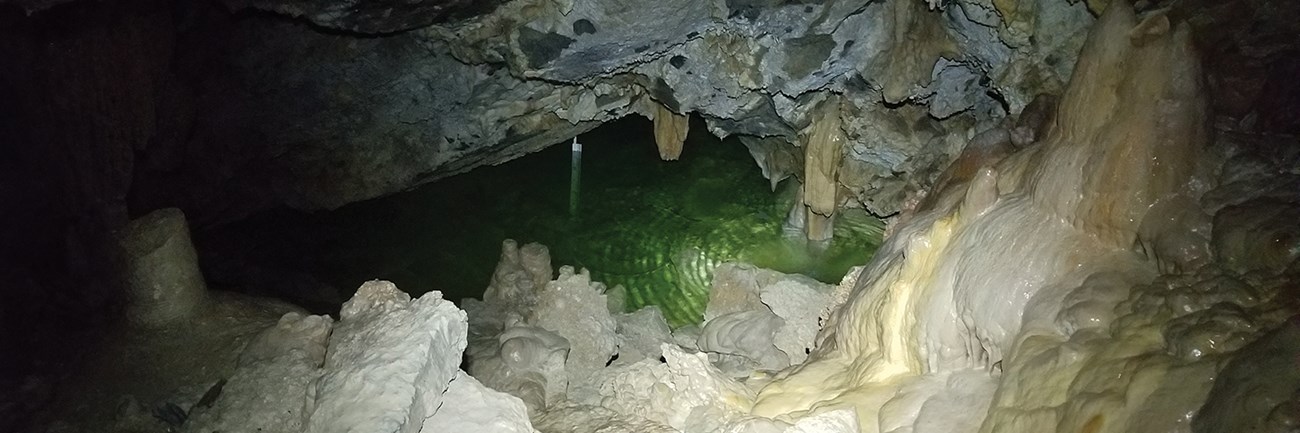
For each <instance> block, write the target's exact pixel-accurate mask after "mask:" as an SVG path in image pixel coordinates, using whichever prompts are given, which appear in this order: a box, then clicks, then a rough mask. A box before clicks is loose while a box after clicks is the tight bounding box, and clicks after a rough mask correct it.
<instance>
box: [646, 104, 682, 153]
mask: <svg viewBox="0 0 1300 433" xmlns="http://www.w3.org/2000/svg"><path fill="white" fill-rule="evenodd" d="M654 121H655V144H656V145H657V146H659V159H662V160H664V161H676V160H677V158H679V157H681V156H682V145H683V144H685V143H686V133H687V131H688V130H689V129H690V126H691V125H690V118H689V117H686V115H685V114H677V113H674V112H672V110H669V109H668V107H665V106H663V105H657V106H656V108H655V117H654Z"/></svg>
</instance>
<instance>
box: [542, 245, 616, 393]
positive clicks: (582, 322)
mask: <svg viewBox="0 0 1300 433" xmlns="http://www.w3.org/2000/svg"><path fill="white" fill-rule="evenodd" d="M602 292H604V285H602V284H600V283H593V282H592V281H591V274H590V273H588V272H587V271H586V270H583V272H582V273H580V274H575V273H574V272H573V268H572V267H570V266H564V267H562V268H560V276H559V277H558V278H556V279H555V281H552V282H550V283H547V284H546V288H545V289H543V290H542V293H541V294H540V296H539V298H538V304H537V307H536V308H535V309H534V310H533V311H532V312H531V314H530V316H529V320H528V322H529V323H531V324H533V325H536V326H540V327H542V328H546V329H547V330H550V331H552V332H555V333H557V334H560V335H561V336H563V337H564V338H565V339H567V340H568V341H569V347H570V351H569V357H568V360H567V361H566V362H565V369H566V370H567V371H568V373H569V375H570V377H573V378H582V377H587V376H589V375H590V374H591V373H592V372H595V371H596V370H599V369H601V368H604V367H605V364H606V363H608V362H609V359H610V358H611V357H613V356H614V354H615V353H616V352H617V348H618V338H617V336H615V333H614V331H615V329H616V324H615V323H614V318H613V317H612V316H610V314H609V308H608V304H607V302H606V301H605V295H603V294H602Z"/></svg>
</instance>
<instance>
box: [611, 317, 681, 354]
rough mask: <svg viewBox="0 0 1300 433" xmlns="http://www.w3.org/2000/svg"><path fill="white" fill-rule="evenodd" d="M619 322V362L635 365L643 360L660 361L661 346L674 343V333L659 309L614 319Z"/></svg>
mask: <svg viewBox="0 0 1300 433" xmlns="http://www.w3.org/2000/svg"><path fill="white" fill-rule="evenodd" d="M614 319H615V320H616V321H617V322H618V341H619V342H618V362H619V363H627V364H630V363H633V362H637V361H640V360H642V359H654V360H658V359H659V357H660V356H662V355H663V351H662V350H661V349H660V346H661V345H662V344H664V343H672V341H673V335H672V331H671V330H669V328H668V322H667V321H665V320H664V315H663V313H661V312H660V311H659V308H658V307H655V306H653V305H652V306H649V307H645V308H642V309H640V310H636V311H634V312H631V313H626V314H619V315H616V316H615V317H614Z"/></svg>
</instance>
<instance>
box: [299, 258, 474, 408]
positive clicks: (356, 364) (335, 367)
mask: <svg viewBox="0 0 1300 433" xmlns="http://www.w3.org/2000/svg"><path fill="white" fill-rule="evenodd" d="M340 316H341V319H340V322H339V324H338V325H337V326H336V327H335V329H334V333H333V335H331V336H330V341H329V352H328V355H327V356H326V358H325V374H324V375H323V376H322V377H321V378H320V381H319V382H317V385H316V389H315V401H314V405H313V407H312V411H311V416H310V418H309V420H308V422H307V429H306V431H308V432H312V433H324V432H339V433H343V432H366V433H392V432H403V433H415V432H418V431H419V430H420V427H421V424H422V423H423V421H424V419H425V418H427V417H429V416H430V415H433V413H434V411H435V410H436V409H437V408H438V407H439V405H441V403H442V394H443V392H444V391H445V390H446V388H447V384H448V383H449V382H451V379H452V377H454V376H455V375H456V372H457V371H458V370H459V368H458V367H459V364H460V359H461V357H460V355H461V352H462V351H463V350H464V349H465V334H466V326H467V325H466V317H465V313H464V312H463V311H461V310H460V309H457V308H456V306H455V305H453V304H452V303H451V302H448V301H445V300H443V299H442V294H441V293H440V292H436V291H435V292H429V293H427V294H425V295H424V296H422V297H420V298H419V299H416V300H411V298H410V295H407V294H406V293H403V292H401V291H400V290H398V289H397V287H396V286H394V285H393V284H392V283H389V282H386V281H370V282H367V283H365V284H363V285H362V286H361V288H360V289H357V294H356V295H355V296H353V297H352V299H351V300H349V301H348V302H346V303H344V304H343V308H342V311H341V313H340Z"/></svg>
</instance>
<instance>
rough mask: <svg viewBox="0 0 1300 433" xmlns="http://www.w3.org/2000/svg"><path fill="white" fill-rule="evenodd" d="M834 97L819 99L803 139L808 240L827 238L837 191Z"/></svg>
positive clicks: (840, 147)
mask: <svg viewBox="0 0 1300 433" xmlns="http://www.w3.org/2000/svg"><path fill="white" fill-rule="evenodd" d="M842 123H843V121H842V120H841V119H840V100H839V98H838V97H832V98H831V99H828V100H826V101H825V102H822V105H821V106H820V107H818V108H817V116H816V118H815V119H814V120H813V123H812V125H811V126H809V127H808V129H807V130H805V132H804V134H802V136H801V138H802V139H803V140H804V143H803V147H804V155H805V156H804V184H803V202H804V204H805V205H807V206H808V239H811V240H826V239H830V235H831V233H830V232H831V226H830V217H831V216H832V215H834V214H835V205H836V196H835V193H836V192H837V191H838V190H839V186H838V183H837V180H836V175H837V173H838V171H839V167H840V160H841V159H843V157H844V142H845V141H846V137H845V136H844V129H843V128H842V126H841V124H842Z"/></svg>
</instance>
